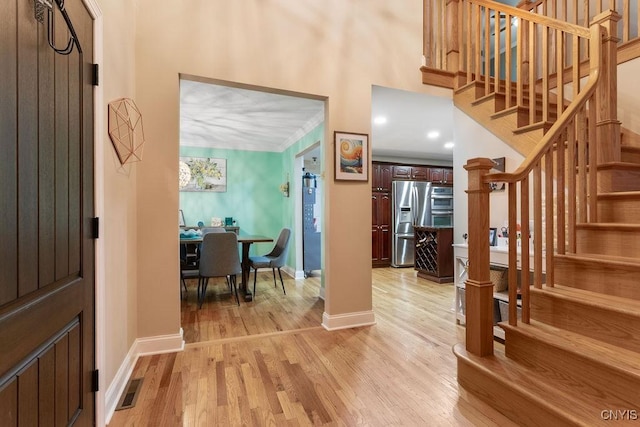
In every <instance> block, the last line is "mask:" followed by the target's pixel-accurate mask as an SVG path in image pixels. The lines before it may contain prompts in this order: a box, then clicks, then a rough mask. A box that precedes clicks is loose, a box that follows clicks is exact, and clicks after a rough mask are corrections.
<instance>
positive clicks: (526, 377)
mask: <svg viewBox="0 0 640 427" xmlns="http://www.w3.org/2000/svg"><path fill="white" fill-rule="evenodd" d="M453 352H454V354H455V355H456V357H458V358H459V359H460V358H462V359H466V360H468V361H470V362H471V363H473V364H474V366H476V367H479V368H481V369H482V370H483V371H484V372H485V373H486V374H488V375H489V376H491V377H493V378H495V381H496V383H498V384H497V385H498V386H502V387H512V388H514V389H517V390H518V391H519V392H520V393H522V394H524V395H526V396H527V397H528V398H529V399H531V400H535V401H536V402H537V403H538V404H539V405H541V406H544V407H546V408H548V409H549V410H551V411H553V412H556V413H562V415H564V417H565V418H568V419H569V420H570V421H572V422H573V423H575V425H578V426H583V425H605V424H604V422H603V420H600V419H597V421H596V420H594V419H590V420H589V423H588V424H587V421H586V420H585V416H586V414H597V413H599V412H600V411H601V410H602V408H605V407H607V402H606V401H604V400H603V401H596V400H595V399H590V400H586V399H579V398H576V397H574V396H575V391H574V390H573V389H567V388H563V387H562V386H558V385H556V384H554V383H552V382H551V381H548V380H545V379H542V378H541V377H540V376H539V375H538V374H537V373H535V372H533V371H532V370H530V369H528V368H527V367H525V366H522V365H521V364H519V363H518V362H516V361H514V360H511V359H509V358H508V357H507V356H506V355H505V354H504V350H502V349H499V348H496V349H495V350H494V354H493V356H489V357H479V356H475V355H473V354H471V353H469V352H467V350H466V349H465V348H464V345H463V344H456V345H455V346H454V347H453ZM594 421H595V422H594Z"/></svg>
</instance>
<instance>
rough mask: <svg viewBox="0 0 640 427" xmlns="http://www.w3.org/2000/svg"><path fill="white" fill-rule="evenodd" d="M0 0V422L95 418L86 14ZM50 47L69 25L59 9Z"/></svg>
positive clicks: (70, 1) (59, 28) (77, 7)
mask: <svg viewBox="0 0 640 427" xmlns="http://www.w3.org/2000/svg"><path fill="white" fill-rule="evenodd" d="M64 5H65V7H66V9H67V11H68V14H69V16H70V18H71V21H72V23H73V26H74V28H75V31H76V33H77V35H78V39H79V41H80V44H81V46H82V52H80V51H79V50H78V49H77V48H75V49H74V50H73V52H71V54H69V55H60V54H56V53H54V51H53V50H52V48H51V47H50V46H49V44H48V41H47V22H46V15H45V20H44V23H43V24H41V23H38V22H37V21H36V20H35V18H34V2H33V1H29V0H2V1H0V424H1V425H2V426H27V425H29V426H31V425H48V426H49V425H50V426H54V425H55V426H66V425H70V424H75V425H81V426H83V425H92V424H93V423H94V393H93V392H92V381H91V379H92V373H93V370H94V347H95V344H94V240H92V236H91V231H92V230H91V218H92V216H93V187H94V184H93V87H92V85H91V84H92V78H91V77H92V74H91V71H92V68H91V60H92V56H93V39H92V37H93V30H92V28H93V22H92V19H91V17H90V15H89V13H88V12H87V10H86V9H85V7H84V5H83V4H82V1H81V0H67V1H65V2H64ZM54 28H55V43H54V44H55V45H56V46H57V47H59V48H64V47H65V46H66V45H67V40H68V37H69V32H68V30H67V25H66V24H65V22H64V20H63V18H62V17H61V15H60V13H59V12H58V11H57V9H56V15H55V26H54Z"/></svg>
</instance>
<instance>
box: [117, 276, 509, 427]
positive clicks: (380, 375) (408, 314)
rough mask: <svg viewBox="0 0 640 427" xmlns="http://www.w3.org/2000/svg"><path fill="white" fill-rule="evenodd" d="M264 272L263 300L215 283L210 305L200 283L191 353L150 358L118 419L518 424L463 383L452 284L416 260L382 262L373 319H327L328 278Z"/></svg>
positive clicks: (190, 314) (188, 307)
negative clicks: (435, 278) (398, 265)
mask: <svg viewBox="0 0 640 427" xmlns="http://www.w3.org/2000/svg"><path fill="white" fill-rule="evenodd" d="M285 286H286V288H287V295H286V296H285V295H283V294H282V288H280V287H279V283H278V288H274V286H273V281H272V276H271V273H270V272H268V273H267V272H265V273H260V274H259V275H258V289H257V291H258V294H257V296H256V298H255V299H254V301H253V302H251V303H245V302H243V301H241V305H240V306H239V307H238V306H237V305H236V304H235V299H232V298H231V295H230V294H229V292H228V291H227V290H226V285H225V284H224V283H221V284H219V285H215V286H211V284H210V286H209V291H208V292H207V294H208V299H207V302H206V303H205V305H204V306H203V308H202V309H201V310H198V309H197V308H196V306H195V282H192V283H191V284H190V287H189V296H188V298H187V299H186V300H184V301H183V303H182V326H183V329H184V332H185V340H186V341H187V343H188V344H187V345H186V348H185V350H184V351H183V352H180V353H172V354H164V355H156V356H147V357H142V358H140V360H139V361H138V363H137V365H136V367H135V370H134V373H133V378H140V377H144V381H143V385H142V389H141V392H140V395H139V397H138V400H137V403H136V406H135V407H134V408H131V409H126V410H122V411H117V412H116V413H115V414H114V416H113V418H112V420H111V423H110V424H109V425H110V426H162V425H166V426H181V425H185V426H192V425H194V426H195V425H197V426H238V425H247V426H254V425H255V426H262V425H269V426H281V425H291V426H299V425H302V426H306V425H334V426H353V425H366V426H388V425H396V426H399V425H401V426H511V425H513V424H512V423H511V422H510V421H508V420H507V419H506V418H504V417H503V416H502V415H501V414H499V413H497V412H496V411H494V410H493V409H492V408H491V407H489V406H487V405H486V404H484V403H482V402H481V401H479V400H477V399H476V398H474V397H473V396H470V395H467V393H465V392H464V390H459V389H458V384H457V382H456V359H455V357H454V355H453V353H452V351H451V347H452V345H453V344H454V343H456V342H458V341H460V340H462V339H463V338H464V331H463V329H462V328H461V327H460V326H456V324H455V320H454V313H453V285H452V284H437V283H433V282H429V281H427V280H424V279H420V278H417V277H416V274H415V271H414V270H412V269H393V268H388V269H374V270H373V306H374V312H375V316H376V321H377V323H376V324H375V325H374V326H370V327H362V328H357V329H346V330H341V331H333V332H329V331H326V330H324V329H323V328H322V327H321V326H320V322H321V318H322V312H323V310H324V304H323V301H322V300H321V299H319V298H318V291H319V278H309V279H305V280H298V281H295V280H293V279H290V278H288V279H285Z"/></svg>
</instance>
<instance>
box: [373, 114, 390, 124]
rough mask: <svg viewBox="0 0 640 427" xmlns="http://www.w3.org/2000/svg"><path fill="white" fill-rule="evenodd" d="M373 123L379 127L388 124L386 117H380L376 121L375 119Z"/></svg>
mask: <svg viewBox="0 0 640 427" xmlns="http://www.w3.org/2000/svg"><path fill="white" fill-rule="evenodd" d="M373 123H375V124H377V125H383V124H385V123H387V118H386V117H385V116H378V117H376V118H375V119H373Z"/></svg>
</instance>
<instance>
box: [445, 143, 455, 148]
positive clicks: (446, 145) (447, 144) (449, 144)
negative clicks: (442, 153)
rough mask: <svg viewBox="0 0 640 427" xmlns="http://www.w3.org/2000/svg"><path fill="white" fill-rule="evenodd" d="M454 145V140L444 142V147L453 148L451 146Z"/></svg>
mask: <svg viewBox="0 0 640 427" xmlns="http://www.w3.org/2000/svg"><path fill="white" fill-rule="evenodd" d="M453 145H454V144H453V142H447V143H445V144H444V148H449V149H451V148H453Z"/></svg>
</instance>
